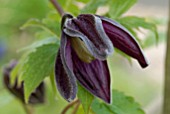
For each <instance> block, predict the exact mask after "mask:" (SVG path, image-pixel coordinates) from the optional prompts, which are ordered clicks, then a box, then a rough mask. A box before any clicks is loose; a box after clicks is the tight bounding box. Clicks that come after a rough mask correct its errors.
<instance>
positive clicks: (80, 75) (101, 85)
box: [72, 51, 111, 103]
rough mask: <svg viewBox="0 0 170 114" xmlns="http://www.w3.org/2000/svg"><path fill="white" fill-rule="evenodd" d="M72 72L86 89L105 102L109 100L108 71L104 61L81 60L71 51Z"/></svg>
mask: <svg viewBox="0 0 170 114" xmlns="http://www.w3.org/2000/svg"><path fill="white" fill-rule="evenodd" d="M72 57H73V63H74V74H75V76H76V78H77V80H78V81H79V82H80V84H81V85H83V86H84V87H85V88H86V89H87V90H88V91H90V92H91V93H92V94H94V95H95V96H97V97H99V98H101V99H103V100H104V101H105V102H107V103H110V102H111V98H110V97H111V91H110V83H111V81H110V73H109V69H108V66H107V62H106V61H99V60H97V59H96V60H94V61H92V62H91V63H85V62H83V61H81V60H80V59H79V58H78V56H77V55H76V53H75V52H74V51H73V53H72Z"/></svg>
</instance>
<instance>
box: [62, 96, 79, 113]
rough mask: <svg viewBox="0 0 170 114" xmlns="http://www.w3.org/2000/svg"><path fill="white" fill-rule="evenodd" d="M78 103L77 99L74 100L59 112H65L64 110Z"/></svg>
mask: <svg viewBox="0 0 170 114" xmlns="http://www.w3.org/2000/svg"><path fill="white" fill-rule="evenodd" d="M77 103H79V100H78V99H77V100H75V101H73V102H72V103H70V104H68V105H67V106H66V107H65V108H64V109H63V111H62V112H61V114H66V112H67V111H68V110H69V109H70V108H71V107H72V106H74V105H75V104H77Z"/></svg>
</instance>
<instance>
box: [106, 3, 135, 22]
mask: <svg viewBox="0 0 170 114" xmlns="http://www.w3.org/2000/svg"><path fill="white" fill-rule="evenodd" d="M136 2H137V0H111V1H110V4H109V7H110V10H109V15H110V17H111V18H114V19H115V18H118V17H120V16H121V15H122V14H124V13H125V12H126V11H128V10H129V9H130V8H131V7H132V6H133V5H134V4H135V3H136Z"/></svg>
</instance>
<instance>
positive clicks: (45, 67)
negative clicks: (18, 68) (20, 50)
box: [21, 44, 58, 102]
mask: <svg viewBox="0 0 170 114" xmlns="http://www.w3.org/2000/svg"><path fill="white" fill-rule="evenodd" d="M57 50H58V45H57V44H48V45H43V46H41V47H38V48H37V49H36V51H33V52H32V53H30V54H29V55H28V59H27V61H26V63H25V64H24V66H23V68H22V71H23V74H22V76H21V79H22V80H23V81H24V93H25V100H26V102H27V101H28V98H29V96H30V94H31V93H32V92H33V91H34V90H35V88H36V87H37V86H38V85H39V84H40V83H41V82H42V81H43V80H44V78H45V77H46V76H49V75H50V74H51V72H52V71H53V68H54V63H55V57H56V53H57Z"/></svg>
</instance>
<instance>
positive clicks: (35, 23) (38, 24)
mask: <svg viewBox="0 0 170 114" xmlns="http://www.w3.org/2000/svg"><path fill="white" fill-rule="evenodd" d="M28 27H38V28H41V29H43V30H45V31H46V32H48V33H50V34H51V35H53V36H56V34H55V32H54V31H53V30H51V29H49V28H48V27H47V26H46V25H45V24H43V23H42V22H41V21H40V20H38V19H30V20H28V21H27V22H26V23H25V24H24V25H23V26H21V27H20V29H21V30H23V29H26V28H28Z"/></svg>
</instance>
